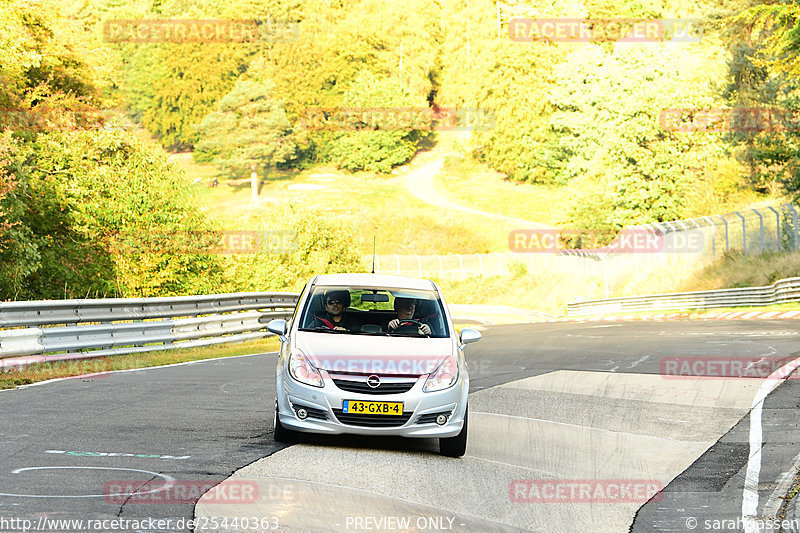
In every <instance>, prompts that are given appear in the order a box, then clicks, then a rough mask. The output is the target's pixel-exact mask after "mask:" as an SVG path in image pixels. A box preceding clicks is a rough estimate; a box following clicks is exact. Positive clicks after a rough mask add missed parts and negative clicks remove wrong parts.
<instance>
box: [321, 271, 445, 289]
mask: <svg viewBox="0 0 800 533" xmlns="http://www.w3.org/2000/svg"><path fill="white" fill-rule="evenodd" d="M314 283H315V285H322V286H327V285H333V286H338V285H352V286H356V287H371V288H387V289H419V290H435V289H436V286H435V285H434V284H433V282H432V281H430V280H427V279H419V278H406V277H403V276H387V275H384V274H321V275H319V276H317V278H316V280H315V281H314Z"/></svg>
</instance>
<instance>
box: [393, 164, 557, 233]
mask: <svg viewBox="0 0 800 533" xmlns="http://www.w3.org/2000/svg"><path fill="white" fill-rule="evenodd" d="M434 151H436V149H434ZM431 155H433V154H431ZM448 155H451V154H450V153H449V152H446V151H444V150H441V153H439V154H437V156H436V157H434V159H433V160H431V161H429V162H427V163H425V164H423V165H422V166H420V167H417V168H415V169H413V170H409V171H408V172H406V173H405V174H404V176H403V177H405V180H406V187H407V188H408V191H409V192H410V193H411V194H413V195H414V196H416V197H417V198H419V199H420V200H422V201H423V202H425V203H428V204H431V205H435V206H437V207H440V208H442V209H450V210H454V211H461V212H464V213H469V214H471V215H477V216H482V217H490V218H498V219H501V220H506V221H508V222H513V223H514V224H518V225H520V226H521V227H523V228H535V229H539V228H549V227H551V226H548V225H547V224H542V223H540V222H533V221H531V220H524V219H521V218H515V217H508V216H505V215H500V214H497V213H490V212H488V211H481V210H480V209H475V208H472V207H467V206H465V205H461V204H458V203H456V202H453V201H452V200H450V199H448V198H447V197H445V196H443V195H441V194H440V193H439V192H438V191H437V190H436V186H435V184H434V178H435V177H436V175H437V174H438V173H439V171H440V170H441V169H442V165H443V164H444V158H445V157H447V156H448Z"/></svg>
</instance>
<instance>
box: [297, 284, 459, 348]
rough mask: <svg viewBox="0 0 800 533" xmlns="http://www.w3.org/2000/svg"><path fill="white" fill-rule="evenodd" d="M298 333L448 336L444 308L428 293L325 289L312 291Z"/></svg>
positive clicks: (348, 288)
mask: <svg viewBox="0 0 800 533" xmlns="http://www.w3.org/2000/svg"><path fill="white" fill-rule="evenodd" d="M299 329H300V330H302V331H318V332H322V333H339V334H351V335H376V336H398V337H435V338H444V337H448V336H449V335H450V330H449V328H448V325H447V320H446V319H445V314H444V308H443V306H442V302H441V300H440V299H439V296H438V294H437V293H436V292H434V291H432V290H417V289H398V288H385V289H384V288H372V287H369V288H366V287H352V286H337V287H332V286H325V287H315V288H313V289H312V291H311V294H310V296H309V297H308V299H307V300H306V303H305V307H304V309H303V314H302V316H301V318H300V326H299Z"/></svg>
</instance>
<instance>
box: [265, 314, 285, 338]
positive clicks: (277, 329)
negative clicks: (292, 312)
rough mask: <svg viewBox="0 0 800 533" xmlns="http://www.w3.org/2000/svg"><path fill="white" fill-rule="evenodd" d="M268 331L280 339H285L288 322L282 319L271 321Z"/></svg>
mask: <svg viewBox="0 0 800 533" xmlns="http://www.w3.org/2000/svg"><path fill="white" fill-rule="evenodd" d="M267 331H270V332H272V333H274V334H275V335H277V336H279V337H285V336H286V331H287V328H286V321H285V320H284V319H282V318H276V319H275V320H270V321H269V324H267Z"/></svg>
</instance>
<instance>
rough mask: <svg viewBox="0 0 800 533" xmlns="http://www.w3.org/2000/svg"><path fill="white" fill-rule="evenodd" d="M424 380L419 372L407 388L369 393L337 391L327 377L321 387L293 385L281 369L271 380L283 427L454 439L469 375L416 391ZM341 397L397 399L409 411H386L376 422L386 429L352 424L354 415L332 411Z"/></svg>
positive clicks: (461, 419)
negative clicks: (438, 417)
mask: <svg viewBox="0 0 800 533" xmlns="http://www.w3.org/2000/svg"><path fill="white" fill-rule="evenodd" d="M425 379H426V376H422V377H421V378H419V379H418V380H417V382H416V383H415V384H414V386H413V387H412V388H411V390H409V391H407V392H404V393H400V394H379V395H373V394H359V393H354V392H348V391H345V390H342V389H339V388H338V387H337V386H336V385H335V384H334V383H333V380H331V379H330V377H329V376H324V382H325V386H324V387H322V388H319V387H312V386H309V385H305V384H302V383H299V382H297V381H296V380H294V379H293V378H291V377H290V376H288V374H286V373H281V375H279V376H278V383H277V385H278V387H277V390H278V416H279V419H280V422H281V424H282V425H283V426H284V427H285V428H286V429H290V430H293V431H301V432H309V433H327V434H332V435H335V434H354V435H376V436H377V435H385V436H401V437H416V438H447V437H455V436H456V435H458V434H459V432H460V431H461V428H462V427H463V425H464V415H465V413H466V407H467V395H468V394H469V377H468V376H467V374H466V372H462V373H461V374H460V376H459V380H458V381H457V382H456V384H455V385H453V386H452V387H450V388H449V389H445V390H443V391H437V392H422V387H423V385H424V384H425ZM343 400H359V401H372V402H375V401H381V402H403V412H404V414H408V413H410V416H409V417H408V419H407V420H406V421H405V422H402V420H401V418H400V417H390V416H389V415H386V416H385V417H383V420H384V421H385V422H379V423H387V424H389V423H391V424H395V425H392V426H389V427H375V426H366V425H363V426H362V425H359V424H358V418H357V416H358V415H350V416H342V415H341V414H339V415H337V412H336V411H339V412H340V411H341V409H342V401H343ZM300 408H305V409H306V410H307V411H308V412H309V416H308V417H307V418H306V419H304V420H301V419H300V418H299V417H298V416H297V410H298V409H300ZM437 413H448V418H447V422H445V424H443V425H439V424H436V422H435V421H433V420H432V418H433V415H435V414H437ZM425 415H428V416H425ZM421 417H422V420H420V418H421ZM340 418H342V420H340ZM343 420H346V421H343ZM398 424H399V425H398Z"/></svg>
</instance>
